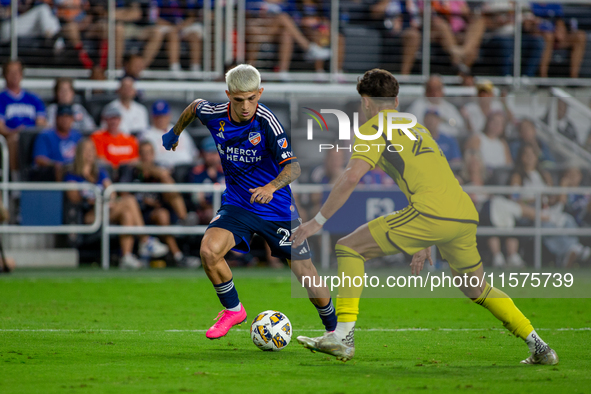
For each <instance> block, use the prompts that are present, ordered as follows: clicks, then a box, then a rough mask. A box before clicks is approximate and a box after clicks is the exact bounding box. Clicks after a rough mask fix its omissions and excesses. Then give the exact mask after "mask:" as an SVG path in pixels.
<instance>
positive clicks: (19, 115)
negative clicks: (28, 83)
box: [0, 89, 45, 130]
mask: <svg viewBox="0 0 591 394" xmlns="http://www.w3.org/2000/svg"><path fill="white" fill-rule="evenodd" d="M39 117H41V118H45V104H43V101H41V99H40V98H39V97H37V96H35V95H34V94H33V93H29V92H27V91H24V90H21V91H20V92H19V93H14V92H13V91H11V90H8V89H5V90H4V91H2V93H0V120H2V121H4V123H5V124H6V127H7V128H9V129H13V130H14V129H17V128H19V127H21V126H23V127H35V126H36V124H37V118H39Z"/></svg>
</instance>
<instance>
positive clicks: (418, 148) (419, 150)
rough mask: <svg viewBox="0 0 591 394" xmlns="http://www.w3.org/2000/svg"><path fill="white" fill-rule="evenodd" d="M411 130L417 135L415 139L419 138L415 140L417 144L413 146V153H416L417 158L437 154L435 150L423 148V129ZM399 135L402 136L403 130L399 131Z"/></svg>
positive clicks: (427, 147)
mask: <svg viewBox="0 0 591 394" xmlns="http://www.w3.org/2000/svg"><path fill="white" fill-rule="evenodd" d="M409 130H410V132H411V133H413V134H414V135H415V137H417V139H416V140H415V143H414V144H413V146H412V153H414V154H415V156H418V155H422V154H423V153H433V152H435V150H434V149H433V148H431V147H429V146H423V136H422V133H423V131H422V130H421V129H419V128H416V127H413V128H411V129H409ZM398 134H399V135H402V130H398Z"/></svg>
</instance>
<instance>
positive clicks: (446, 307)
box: [0, 270, 591, 394]
mask: <svg viewBox="0 0 591 394" xmlns="http://www.w3.org/2000/svg"><path fill="white" fill-rule="evenodd" d="M235 283H236V286H237V289H238V291H239V294H240V297H241V300H242V302H243V303H244V304H245V307H246V310H247V312H248V318H249V322H250V321H252V319H253V318H254V316H255V315H256V314H257V313H258V312H261V311H263V310H266V309H277V310H280V311H282V312H283V313H285V314H286V315H287V316H288V317H289V318H290V319H291V321H292V324H293V328H294V337H293V340H292V343H291V344H290V345H289V346H288V347H287V348H286V349H284V350H283V351H281V352H275V353H273V352H262V351H260V350H258V349H257V348H256V347H255V346H254V345H253V344H252V342H251V340H250V336H249V333H248V328H249V324H247V325H243V326H242V327H241V329H239V330H237V329H233V330H231V331H230V333H229V334H228V335H227V336H226V337H225V338H222V339H221V340H217V341H210V340H208V339H206V338H205V334H204V331H200V332H188V331H186V330H206V329H207V328H208V327H209V326H210V325H211V324H212V323H213V321H212V319H213V318H214V317H215V316H216V314H217V313H218V312H219V310H220V309H221V308H220V305H219V302H218V300H217V297H216V295H215V293H214V291H213V289H212V286H211V284H210V283H209V281H208V280H207V278H206V277H205V275H204V274H203V272H202V271H199V272H197V273H192V272H187V271H173V270H167V271H148V272H139V273H124V272H123V273H122V272H115V271H112V272H108V273H104V272H102V271H95V270H92V271H91V270H78V271H66V272H63V271H61V272H59V271H58V272H40V271H28V272H27V271H23V272H17V273H15V274H13V275H11V276H7V277H0V330H1V331H0V392H1V393H4V394H8V393H83V392H96V393H131V392H137V393H179V392H180V393H182V392H200V393H210V392H211V393H214V392H215V393H224V392H232V393H242V392H246V393H250V392H281V393H285V392H297V393H361V392H373V393H378V392H395V391H403V392H415V391H416V392H425V391H433V392H440V393H446V392H487V393H497V392H499V393H522V392H536V393H546V392H547V393H550V392H551V393H566V392H568V393H585V392H589V390H591V389H590V388H591V376H590V373H589V372H591V359H590V357H589V349H590V344H591V331H581V330H576V331H575V330H573V331H564V330H557V329H558V328H565V327H572V328H583V327H590V326H591V321H590V320H591V316H590V314H589V310H590V309H591V308H590V307H591V300H590V299H518V300H516V303H517V305H518V306H519V307H520V308H521V309H522V310H523V311H524V313H525V314H526V316H528V317H529V318H530V319H531V320H532V321H533V323H534V325H535V326H536V327H539V328H542V329H540V330H539V333H540V334H541V335H542V336H543V338H544V339H545V340H546V341H547V342H549V343H550V345H551V346H552V347H554V348H555V349H556V350H557V352H558V355H559V357H560V359H561V361H560V364H559V365H558V366H556V367H547V366H528V365H520V364H519V361H520V360H521V359H523V358H525V357H526V356H527V355H528V354H527V347H526V346H525V344H523V343H522V341H521V340H519V339H516V338H514V337H512V336H510V335H508V333H507V332H506V331H504V330H503V329H502V326H501V325H500V323H498V322H497V321H496V320H495V319H494V318H493V317H492V316H491V315H490V313H488V311H486V310H485V309H484V308H482V307H479V306H477V305H473V304H472V303H471V302H469V301H467V300H464V299H365V300H362V301H361V303H362V304H361V312H362V314H361V316H360V319H359V322H358V325H357V327H358V328H359V329H360V330H359V331H358V332H357V335H356V346H357V348H356V352H357V353H356V357H355V359H354V360H352V361H350V362H348V363H342V362H339V361H336V360H335V359H334V358H332V357H328V356H327V355H323V354H319V353H317V354H312V353H311V352H309V351H308V350H305V349H303V348H302V347H301V346H300V345H298V344H297V342H296V340H295V337H296V336H297V335H302V334H303V335H313V336H317V335H320V332H312V331H310V330H312V329H320V328H321V326H320V321H319V318H318V316H317V313H316V311H315V309H314V308H313V307H312V306H311V304H309V302H308V301H307V300H305V299H294V298H291V296H290V278H289V273H288V272H287V271H262V270H261V271H259V270H249V271H246V270H242V271H241V270H236V271H235ZM412 327H422V328H428V329H429V330H427V331H397V332H392V331H390V332H386V331H364V329H400V328H412ZM443 328H452V329H475V330H468V331H446V330H442V329H443ZM10 330H14V331H10ZM27 330H29V331H27ZM51 330H58V331H51ZM126 330H131V331H126ZM167 330H185V331H176V332H175V331H167Z"/></svg>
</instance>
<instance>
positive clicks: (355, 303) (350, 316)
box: [335, 244, 365, 323]
mask: <svg viewBox="0 0 591 394" xmlns="http://www.w3.org/2000/svg"><path fill="white" fill-rule="evenodd" d="M335 249H336V254H337V261H338V263H339V278H340V279H341V280H342V281H343V283H341V287H340V289H339V294H338V295H337V302H336V313H337V321H339V322H342V323H349V322H354V321H357V315H358V314H359V297H361V293H362V292H363V286H360V287H355V286H353V278H354V277H356V276H359V277H361V278H363V275H364V274H365V268H364V264H365V258H364V257H363V256H362V255H360V254H359V253H357V252H356V251H354V250H353V249H351V248H349V247H347V246H343V245H338V244H337V246H336V248H335ZM343 277H344V278H345V280H343ZM347 277H349V278H351V279H350V281H349V279H348V278H347ZM357 283H359V281H358V280H357Z"/></svg>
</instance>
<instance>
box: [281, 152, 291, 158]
mask: <svg viewBox="0 0 591 394" xmlns="http://www.w3.org/2000/svg"><path fill="white" fill-rule="evenodd" d="M292 156H293V153H291V152H283V153H282V154H281V158H282V159H287V158H288V157H292Z"/></svg>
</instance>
